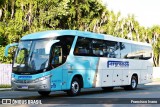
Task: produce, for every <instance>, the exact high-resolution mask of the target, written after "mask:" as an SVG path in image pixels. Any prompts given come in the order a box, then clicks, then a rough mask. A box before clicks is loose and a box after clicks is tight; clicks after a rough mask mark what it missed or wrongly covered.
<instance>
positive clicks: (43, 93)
mask: <svg viewBox="0 0 160 107" xmlns="http://www.w3.org/2000/svg"><path fill="white" fill-rule="evenodd" d="M38 93H39V94H40V95H41V96H48V95H49V94H50V91H38Z"/></svg>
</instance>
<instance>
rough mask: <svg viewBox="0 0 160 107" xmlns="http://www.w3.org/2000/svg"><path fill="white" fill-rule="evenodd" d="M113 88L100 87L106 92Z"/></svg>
mask: <svg viewBox="0 0 160 107" xmlns="http://www.w3.org/2000/svg"><path fill="white" fill-rule="evenodd" d="M113 88H114V87H102V89H103V91H107V92H110V91H113Z"/></svg>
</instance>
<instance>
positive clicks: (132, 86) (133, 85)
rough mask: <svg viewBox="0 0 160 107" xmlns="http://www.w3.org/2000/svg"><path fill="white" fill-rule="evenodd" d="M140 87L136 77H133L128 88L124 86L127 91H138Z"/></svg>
mask: <svg viewBox="0 0 160 107" xmlns="http://www.w3.org/2000/svg"><path fill="white" fill-rule="evenodd" d="M137 85H138V79H137V77H136V76H132V78H131V83H130V85H128V86H124V89H125V90H136V89H137Z"/></svg>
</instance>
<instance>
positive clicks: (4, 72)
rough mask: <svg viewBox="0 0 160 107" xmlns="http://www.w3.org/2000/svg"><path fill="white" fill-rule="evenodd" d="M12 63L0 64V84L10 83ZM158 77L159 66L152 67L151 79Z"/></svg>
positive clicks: (159, 72) (159, 73) (159, 75)
mask: <svg viewBox="0 0 160 107" xmlns="http://www.w3.org/2000/svg"><path fill="white" fill-rule="evenodd" d="M11 71H12V64H0V85H2V84H7V85H10V84H11ZM156 78H160V67H154V68H153V79H156Z"/></svg>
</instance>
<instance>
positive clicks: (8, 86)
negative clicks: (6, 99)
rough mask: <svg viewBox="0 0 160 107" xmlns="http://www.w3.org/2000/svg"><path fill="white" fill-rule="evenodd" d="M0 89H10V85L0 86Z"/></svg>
mask: <svg viewBox="0 0 160 107" xmlns="http://www.w3.org/2000/svg"><path fill="white" fill-rule="evenodd" d="M0 88H11V85H6V84H3V85H0Z"/></svg>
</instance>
